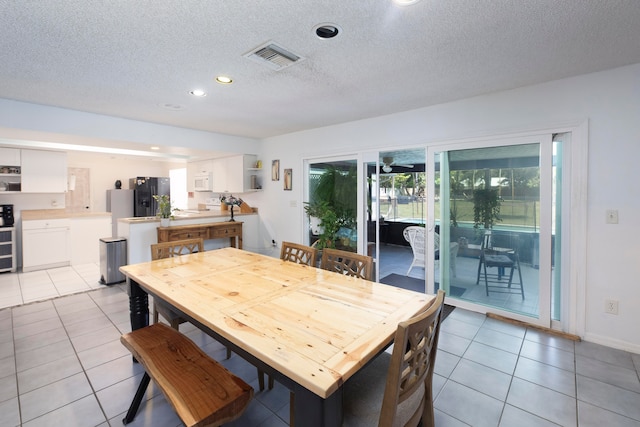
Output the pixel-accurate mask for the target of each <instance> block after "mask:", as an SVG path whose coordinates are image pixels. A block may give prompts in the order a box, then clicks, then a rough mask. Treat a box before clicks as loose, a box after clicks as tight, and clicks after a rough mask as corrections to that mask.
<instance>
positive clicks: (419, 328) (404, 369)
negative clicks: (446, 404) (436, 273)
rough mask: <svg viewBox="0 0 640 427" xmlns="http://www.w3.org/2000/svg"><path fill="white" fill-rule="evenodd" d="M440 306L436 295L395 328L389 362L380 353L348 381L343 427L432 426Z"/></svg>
mask: <svg viewBox="0 0 640 427" xmlns="http://www.w3.org/2000/svg"><path fill="white" fill-rule="evenodd" d="M443 306H444V291H443V290H439V291H438V295H437V296H436V298H435V299H434V301H433V302H432V304H431V305H430V306H429V307H428V308H427V309H426V310H425V311H423V312H422V313H420V314H418V315H416V316H415V317H412V318H411V319H409V320H407V321H404V322H400V323H399V324H398V329H397V330H396V334H395V339H394V342H393V352H392V354H391V356H390V357H389V355H388V353H386V352H385V353H382V354H381V355H379V356H378V357H377V358H376V359H374V360H373V361H372V362H371V363H370V364H369V365H367V366H365V367H364V368H362V369H361V370H360V371H358V372H357V373H356V374H355V375H354V376H353V377H352V378H350V379H349V380H347V382H346V383H345V385H344V391H343V414H344V415H343V423H342V425H343V426H345V427H347V426H348V427H355V426H363V427H364V426H373V425H376V424H377V425H378V427H392V426H394V427H395V426H401V427H415V426H418V425H422V427H433V426H434V411H433V389H432V382H433V369H434V365H435V361H436V353H437V349H438V337H439V335H440V322H441V319H442V307H443Z"/></svg>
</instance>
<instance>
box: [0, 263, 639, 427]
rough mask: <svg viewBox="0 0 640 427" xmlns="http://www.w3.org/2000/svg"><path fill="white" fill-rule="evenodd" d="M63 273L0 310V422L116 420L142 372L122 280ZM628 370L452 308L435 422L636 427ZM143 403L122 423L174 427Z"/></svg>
mask: <svg viewBox="0 0 640 427" xmlns="http://www.w3.org/2000/svg"><path fill="white" fill-rule="evenodd" d="M69 270H73V271H75V274H76V275H77V276H78V277H82V274H81V273H80V272H79V271H76V269H75V268H71V269H68V268H67V269H62V270H59V269H55V270H48V271H46V272H45V273H42V274H46V275H47V276H48V277H49V278H50V279H51V282H52V283H51V284H50V285H45V281H44V279H43V276H41V277H40V279H38V280H35V279H34V281H33V283H38V285H37V286H35V285H34V286H33V288H30V287H29V286H28V285H27V286H25V287H24V288H25V289H24V290H23V291H21V292H22V294H21V298H25V295H26V298H25V300H24V302H27V303H26V304H22V302H19V303H17V304H22V305H16V304H14V306H12V307H10V308H5V309H0V426H25V427H26V426H58V425H65V426H70V427H73V426H100V427H104V426H120V425H122V422H121V420H122V418H123V416H124V413H125V412H126V409H127V407H128V405H129V403H130V400H131V398H132V396H133V394H134V392H135V389H136V387H137V384H138V382H139V380H140V378H141V376H142V371H141V370H140V367H139V366H137V365H134V364H133V363H132V360H131V357H130V355H129V353H128V352H127V351H126V350H125V349H124V347H123V346H122V345H121V344H120V342H119V337H120V334H122V333H123V332H126V331H128V330H129V312H128V297H127V294H126V292H125V289H124V286H123V285H116V286H111V287H106V286H101V285H95V288H96V289H92V286H91V285H90V284H87V285H86V286H88V288H89V289H88V290H85V291H84V292H81V293H77V294H73V295H67V296H62V297H58V295H60V294H61V291H62V292H65V290H64V289H76V286H77V287H78V288H81V287H80V286H79V282H77V277H75V276H74V275H73V274H71V272H70V271H69ZM80 270H82V269H80ZM5 274H6V273H5ZM9 276H14V278H5V276H4V275H0V287H2V288H4V284H6V283H13V282H14V280H18V283H20V279H19V276H20V275H14V274H11V275H9ZM20 277H25V276H20ZM27 277H29V276H27ZM70 277H73V278H70ZM90 277H93V278H90V279H89V280H95V276H92V275H90ZM27 282H30V279H28V280H27ZM72 283H75V284H72ZM96 283H97V281H96ZM51 286H53V288H51ZM65 286H68V288H66V287H65ZM35 289H39V290H38V291H36V290H35ZM40 291H41V292H42V293H41V294H39V293H38V292H40ZM10 292H12V291H10ZM70 292H71V291H70ZM73 292H77V291H73ZM35 295H41V296H40V297H36V296H35ZM43 298H44V299H45V300H44V301H39V302H30V303H29V301H33V299H43ZM47 298H48V299H47ZM1 300H4V294H3V291H0V301H1ZM181 331H182V332H184V333H186V334H187V335H189V336H190V337H191V338H192V339H193V340H194V341H196V342H197V343H198V344H199V345H201V346H202V347H203V349H204V350H205V351H206V352H207V353H208V354H210V355H211V356H212V357H215V358H216V359H218V360H220V361H221V362H222V363H223V364H224V365H225V366H227V367H228V368H229V369H230V370H232V371H233V372H235V373H236V374H237V375H239V376H241V377H242V378H244V379H245V381H247V382H248V383H250V384H251V385H252V386H253V387H254V388H255V389H256V390H257V378H256V370H255V368H254V367H253V366H251V365H249V364H248V363H246V362H244V361H243V360H242V359H241V358H239V357H238V356H236V355H234V356H232V358H231V359H229V360H224V357H225V350H224V348H223V347H222V346H221V345H219V344H218V343H217V342H215V341H213V340H212V339H211V338H209V337H208V336H207V335H205V334H203V333H202V332H200V331H199V330H197V329H196V328H195V327H192V326H189V325H182V326H181ZM639 370H640V355H637V354H631V353H627V352H624V351H620V350H615V349H610V348H607V347H603V346H600V345H595V344H591V343H586V342H579V343H574V342H572V341H568V340H564V339H560V338H557V337H554V336H551V335H547V334H544V333H541V332H538V331H536V330H534V329H527V328H524V327H520V326H514V325H510V324H506V323H502V322H500V321H497V320H494V319H489V318H486V317H485V316H484V315H481V314H478V313H472V312H469V311H465V310H461V309H456V310H454V311H453V313H452V314H451V315H449V317H448V318H447V319H446V320H445V321H444V323H443V325H442V330H441V336H440V345H439V352H438V356H437V363H436V369H435V371H436V374H435V375H434V384H433V385H434V394H435V404H434V405H435V408H436V424H437V425H438V426H444V427H447V426H465V425H471V426H518V427H525V426H554V425H561V426H583V427H584V426H638V427H640V380H639V379H638V378H639V377H638V372H639ZM146 398H147V399H148V400H147V401H146V402H145V404H144V405H143V406H142V407H141V408H140V412H139V414H138V416H137V418H136V420H135V421H134V423H133V424H131V425H132V426H153V427H156V426H157V427H163V426H171V427H174V426H180V425H181V423H180V421H179V420H178V419H177V417H176V416H175V414H174V413H173V411H172V409H171V408H170V407H169V405H168V404H167V403H166V401H165V400H164V398H163V397H162V395H161V393H159V391H158V390H157V389H156V388H154V387H152V388H150V389H149V391H148V393H147V396H146ZM288 404H289V394H288V391H287V390H285V389H284V388H283V387H282V386H279V385H278V384H277V383H276V387H275V388H274V390H271V391H265V392H256V394H255V399H254V400H253V401H252V403H251V405H250V407H249V409H248V410H247V411H246V412H245V414H244V415H243V416H242V417H241V418H240V419H239V420H238V421H236V422H235V423H232V424H231V425H234V426H250V427H255V426H259V427H266V426H284V425H287V422H288V413H289V406H288ZM299 425H302V424H301V423H300V424H299Z"/></svg>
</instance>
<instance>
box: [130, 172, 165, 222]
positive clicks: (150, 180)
mask: <svg viewBox="0 0 640 427" xmlns="http://www.w3.org/2000/svg"><path fill="white" fill-rule="evenodd" d="M129 189H131V190H133V216H137V217H140V216H156V213H157V212H158V202H156V201H155V199H154V198H153V196H154V195H159V196H161V195H164V194H166V195H167V196H169V178H158V177H148V176H139V177H136V178H131V179H129Z"/></svg>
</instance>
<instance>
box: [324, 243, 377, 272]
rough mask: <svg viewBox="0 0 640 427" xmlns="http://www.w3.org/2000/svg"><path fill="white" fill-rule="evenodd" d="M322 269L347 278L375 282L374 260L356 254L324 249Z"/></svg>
mask: <svg viewBox="0 0 640 427" xmlns="http://www.w3.org/2000/svg"><path fill="white" fill-rule="evenodd" d="M320 268H322V269H323V270H329V271H335V272H337V273H342V274H346V275H347V276H354V277H360V278H362V279H365V280H373V258H372V257H370V256H367V255H360V254H357V253H355V252H347V251H341V250H339V249H331V248H324V249H323V250H322V260H321V262H320Z"/></svg>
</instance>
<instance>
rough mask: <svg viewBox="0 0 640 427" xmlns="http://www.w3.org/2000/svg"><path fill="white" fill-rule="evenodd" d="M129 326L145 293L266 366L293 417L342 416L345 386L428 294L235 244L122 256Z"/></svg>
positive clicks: (302, 420) (137, 321)
mask: <svg viewBox="0 0 640 427" xmlns="http://www.w3.org/2000/svg"><path fill="white" fill-rule="evenodd" d="M120 271H122V273H124V275H125V276H126V277H127V283H128V287H127V288H128V292H129V298H130V310H131V327H132V330H135V329H138V328H141V327H144V326H146V325H148V322H149V307H148V295H149V294H150V295H152V296H153V297H154V298H158V299H161V300H163V301H165V302H166V303H168V304H170V305H171V306H172V307H173V308H174V309H175V310H176V311H177V312H179V313H180V314H181V315H183V316H184V317H185V318H187V319H189V321H191V322H192V323H193V324H195V325H196V326H198V327H199V328H201V329H202V330H204V331H205V332H207V333H208V334H210V335H211V336H213V337H214V338H216V339H217V340H218V341H220V342H221V343H223V344H225V345H227V346H228V347H230V348H231V349H232V350H233V351H234V352H236V353H237V354H239V355H240V356H241V357H243V358H245V359H246V360H247V361H249V362H250V363H252V364H254V365H256V366H257V367H259V368H261V369H262V370H263V371H265V372H266V373H268V374H270V375H272V376H273V377H274V378H275V379H276V380H277V381H279V382H280V383H282V384H283V385H285V386H286V387H288V388H289V389H290V390H291V391H292V392H293V393H294V396H295V399H294V402H295V403H294V414H295V420H296V423H297V424H298V425H302V426H313V427H315V426H324V427H336V426H339V425H341V423H342V393H343V391H342V390H343V389H342V386H343V385H344V383H345V382H346V381H347V380H348V379H349V378H350V377H351V376H352V375H353V374H354V373H356V372H357V371H358V370H359V369H360V368H362V367H363V366H364V365H366V364H367V363H368V362H369V361H371V360H372V359H373V358H375V357H376V356H377V355H378V354H380V353H381V352H382V351H384V350H385V349H386V348H387V347H388V346H389V345H390V344H391V343H392V341H393V337H394V333H395V331H396V329H397V325H398V323H399V322H401V321H403V320H406V319H408V318H410V317H412V316H414V315H415V314H417V313H419V312H421V311H423V310H424V309H425V308H426V307H427V306H428V305H429V303H430V302H431V301H432V300H433V298H434V297H433V296H432V295H427V294H423V293H418V292H413V291H409V290H405V289H401V288H396V287H393V286H389V285H384V284H381V283H375V282H371V281H367V280H363V279H359V278H355V277H348V276H344V275H341V274H339V273H334V272H330V271H326V270H321V269H319V268H315V267H309V266H306V265H300V264H296V263H292V262H286V261H282V260H280V259H277V258H272V257H269V256H266V255H261V254H256V253H252V252H248V251H244V250H240V249H236V248H223V249H217V250H212V251H205V252H200V253H195V254H190V255H182V256H179V257H174V258H168V259H161V260H156V261H151V262H145V263H141V264H133V265H126V266H123V267H121V268H120Z"/></svg>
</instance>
